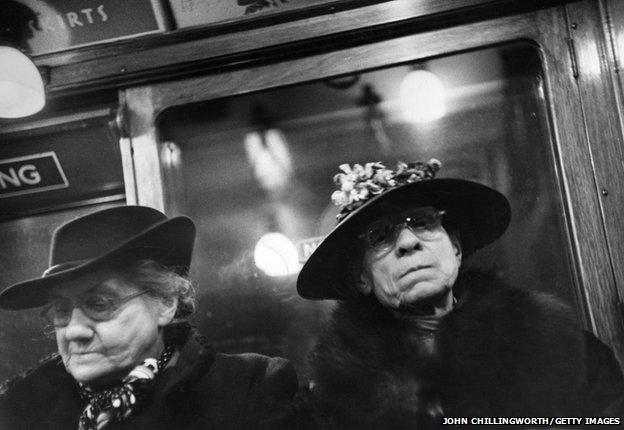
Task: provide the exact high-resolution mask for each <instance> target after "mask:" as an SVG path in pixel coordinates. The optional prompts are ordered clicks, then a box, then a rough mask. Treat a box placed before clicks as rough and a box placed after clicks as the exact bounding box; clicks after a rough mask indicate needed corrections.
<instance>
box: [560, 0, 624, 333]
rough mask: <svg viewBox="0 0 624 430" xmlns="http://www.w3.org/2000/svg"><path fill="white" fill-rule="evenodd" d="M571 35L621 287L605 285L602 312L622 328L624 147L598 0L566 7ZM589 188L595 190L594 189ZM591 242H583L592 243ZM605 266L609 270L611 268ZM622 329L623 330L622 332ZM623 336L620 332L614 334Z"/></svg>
mask: <svg viewBox="0 0 624 430" xmlns="http://www.w3.org/2000/svg"><path fill="white" fill-rule="evenodd" d="M566 10H567V14H568V21H569V22H568V24H569V28H570V34H571V37H572V40H573V43H574V47H575V52H576V58H577V64H578V79H577V84H578V88H579V92H580V96H581V104H582V109H583V113H584V116H585V122H586V128H587V138H588V140H589V146H590V150H591V154H590V157H591V158H590V159H588V160H587V161H589V162H591V163H592V165H593V168H594V174H595V177H596V183H595V189H594V190H592V191H593V193H594V194H595V195H596V196H598V199H599V203H600V205H601V210H602V214H601V215H602V217H603V218H604V223H605V229H606V239H607V243H608V246H609V252H610V256H611V261H612V262H613V267H612V269H611V270H612V272H613V274H614V277H615V282H616V286H617V287H618V290H619V296H618V294H617V291H615V290H611V289H604V290H601V291H599V294H596V297H597V298H600V300H599V301H598V302H596V303H595V306H596V311H602V312H604V313H605V314H606V315H608V316H609V317H611V318H613V321H612V324H613V325H618V326H620V329H621V327H622V315H621V314H620V312H619V311H620V309H619V306H618V304H619V297H622V294H623V293H624V264H623V263H622V262H624V228H622V219H624V164H623V163H624V148H623V146H622V144H623V142H622V135H621V132H620V124H619V118H618V112H617V110H616V109H613V108H610V107H613V106H617V100H616V97H615V92H614V87H613V76H612V66H613V63H612V62H611V61H610V58H611V56H610V55H609V54H610V52H611V51H610V46H609V44H608V41H607V40H605V38H604V36H603V32H602V31H601V30H602V28H601V26H598V25H596V23H599V22H601V14H600V10H599V9H598V3H597V2H589V1H585V2H581V3H574V4H571V5H569V6H567V7H566ZM588 191H589V190H588ZM592 243H593V242H587V243H585V244H582V246H585V247H588V246H591V244H592ZM604 270H607V268H606V267H605V268H604ZM619 334H621V332H620V333H619ZM610 335H611V336H617V335H618V333H610Z"/></svg>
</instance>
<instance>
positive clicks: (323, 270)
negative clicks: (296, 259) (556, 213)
mask: <svg viewBox="0 0 624 430" xmlns="http://www.w3.org/2000/svg"><path fill="white" fill-rule="evenodd" d="M441 167H442V163H441V162H440V161H438V160H436V159H435V158H432V159H430V160H429V161H427V162H420V161H416V162H412V163H404V162H402V161H399V162H398V163H397V167H396V170H391V169H388V168H387V167H386V166H385V165H384V164H382V163H381V162H372V163H366V164H364V165H361V164H354V165H353V166H350V165H349V164H342V165H340V166H339V168H340V170H341V172H340V173H338V174H337V175H335V176H334V183H335V184H336V186H337V188H338V189H337V190H336V191H334V192H333V194H332V195H331V200H332V202H333V203H334V204H335V205H337V206H338V207H339V209H340V212H339V214H338V215H337V220H338V224H337V225H336V227H335V228H334V229H333V230H332V231H331V232H330V233H329V235H328V236H327V237H326V238H325V239H324V240H323V241H322V242H321V244H320V245H319V246H318V248H316V250H315V251H314V252H313V253H312V255H311V256H310V258H309V259H308V260H307V261H306V263H305V264H304V266H303V268H302V269H301V272H300V273H299V277H298V279H297V291H298V292H299V295H301V296H302V297H304V298H306V299H315V300H321V299H348V298H350V297H353V294H354V291H353V288H352V283H353V282H352V279H353V274H352V273H351V270H352V269H351V267H352V265H351V264H349V263H350V262H351V261H352V260H353V258H354V256H357V255H361V253H359V252H357V247H358V246H363V245H362V244H361V243H360V242H359V240H358V236H359V235H360V233H361V232H362V231H364V229H365V228H366V226H368V225H369V224H370V223H371V222H374V221H376V220H378V219H380V218H381V217H384V216H387V215H392V214H396V213H401V212H403V211H405V210H408V209H412V208H417V207H425V206H430V207H435V208H437V209H440V210H444V211H445V214H446V215H445V218H444V220H443V224H446V223H447V222H450V223H452V226H453V228H454V230H456V231H458V232H459V236H460V241H461V243H462V254H463V255H464V257H466V256H468V255H471V254H472V253H473V252H474V251H476V250H477V249H480V248H482V247H484V246H485V245H487V244H489V243H491V242H493V241H495V240H496V239H498V238H499V237H500V236H501V235H502V234H503V233H504V232H505V230H506V229H507V226H508V225H509V222H510V220H511V209H510V206H509V201H508V200H507V198H506V197H505V196H504V195H503V194H501V193H500V192H498V191H496V190H494V189H492V188H490V187H487V186H485V185H482V184H479V183H477V182H473V181H468V180H464V179H451V178H442V179H438V178H436V174H437V172H438V171H439V170H440V169H441Z"/></svg>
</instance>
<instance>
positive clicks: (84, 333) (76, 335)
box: [63, 307, 93, 341]
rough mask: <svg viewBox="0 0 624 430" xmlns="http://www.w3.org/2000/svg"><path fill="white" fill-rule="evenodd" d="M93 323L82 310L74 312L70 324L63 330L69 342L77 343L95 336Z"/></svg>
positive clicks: (74, 310)
mask: <svg viewBox="0 0 624 430" xmlns="http://www.w3.org/2000/svg"><path fill="white" fill-rule="evenodd" d="M92 325H93V321H92V320H91V319H90V318H89V317H87V316H86V315H85V314H84V313H83V312H82V310H81V309H80V308H78V307H76V308H74V309H73V310H72V313H71V317H70V318H69V322H68V323H67V325H66V326H65V327H64V328H63V329H64V334H65V338H66V339H67V340H72V341H77V340H85V339H90V338H91V337H92V336H93V328H92Z"/></svg>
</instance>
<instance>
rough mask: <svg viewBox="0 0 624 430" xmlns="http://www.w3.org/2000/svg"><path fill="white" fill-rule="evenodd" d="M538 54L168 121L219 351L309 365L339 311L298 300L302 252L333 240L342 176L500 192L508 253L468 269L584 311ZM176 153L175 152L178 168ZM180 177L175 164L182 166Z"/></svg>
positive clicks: (270, 97)
mask: <svg viewBox="0 0 624 430" xmlns="http://www.w3.org/2000/svg"><path fill="white" fill-rule="evenodd" d="M546 106H547V102H546V100H545V98H544V81H543V76H542V69H541V64H540V56H539V51H538V49H537V48H536V47H534V46H532V45H530V44H526V43H517V44H510V45H505V46H498V47H492V48H487V49H482V50H478V51H471V52H465V53H460V54H454V55H450V56H445V57H441V58H435V59H429V60H428V61H423V62H419V63H411V64H401V65H393V66H389V67H386V68H382V69H379V70H372V71H361V72H357V73H354V74H353V75H350V76H340V77H336V78H332V79H329V80H322V81H317V82H311V83H303V84H299V85H295V86H290V87H282V88H277V89H271V90H267V91H262V92H258V93H253V94H248V95H243V96H236V97H231V98H226V99H219V100H212V101H208V102H205V103H201V104H193V105H185V106H182V107H177V108H175V109H169V110H168V111H166V112H165V113H164V114H163V115H162V116H161V118H160V123H159V132H160V135H161V139H162V141H163V142H167V143H166V144H165V148H166V154H169V155H166V157H165V160H164V161H165V162H167V159H166V158H167V157H169V158H171V157H173V158H175V159H176V160H177V161H180V162H181V165H182V178H178V179H179V180H181V181H182V182H181V185H182V186H181V187H177V189H179V190H181V191H179V192H178V193H177V194H176V195H175V199H176V204H177V206H178V207H179V208H180V210H181V211H182V212H184V213H186V214H188V215H189V216H191V217H192V218H193V219H194V220H195V221H196V222H197V224H198V230H199V237H198V243H197V246H196V249H195V257H194V258H195V259H194V266H193V270H192V273H193V275H194V277H195V278H196V280H197V283H198V291H199V296H200V307H199V313H198V316H197V323H198V325H199V326H200V328H201V329H202V330H203V331H204V332H205V333H206V334H208V336H209V338H211V340H212V341H213V342H214V343H215V345H216V347H217V348H218V349H220V350H222V351H232V352H234V351H258V352H262V353H267V354H271V355H282V356H286V357H288V358H290V359H292V360H293V361H294V363H295V365H296V366H297V367H298V370H299V371H300V372H301V374H302V379H304V380H305V378H306V377H307V376H308V375H307V373H306V372H307V370H306V366H305V357H306V355H307V354H308V352H309V350H310V348H311V346H312V345H313V344H314V341H315V339H316V337H317V335H318V333H319V331H320V330H321V328H322V326H323V323H324V321H325V320H326V317H327V314H328V311H329V310H330V308H331V306H332V303H331V302H311V301H306V300H303V299H301V298H299V297H298V296H297V293H296V290H295V282H296V276H297V270H298V268H299V265H298V262H297V252H296V251H297V247H298V245H299V248H300V249H299V251H302V249H303V248H304V247H303V246H302V244H304V243H307V244H308V245H310V244H311V243H313V240H310V239H313V238H317V237H320V236H322V235H324V234H326V233H327V232H328V231H329V230H330V229H331V228H332V227H333V225H334V224H335V216H336V214H337V209H336V208H335V207H334V206H333V205H332V204H331V203H330V199H329V197H330V195H331V193H332V191H333V190H334V185H333V182H332V177H333V175H334V174H336V173H337V172H338V166H339V165H340V164H342V163H365V162H368V161H382V162H385V163H386V165H388V166H390V167H392V168H394V166H395V165H396V162H397V160H403V161H414V160H423V161H424V160H428V159H429V158H432V157H434V158H437V159H439V160H440V161H441V162H442V164H443V167H442V169H441V171H440V173H439V177H459V178H465V179H472V180H475V181H478V182H481V183H483V184H486V185H489V186H491V187H493V188H495V189H497V190H499V191H501V192H503V193H504V194H505V195H506V196H507V197H508V198H509V200H510V202H511V206H512V210H513V217H512V223H511V226H510V228H509V229H508V231H507V232H506V234H505V235H504V237H503V238H502V239H501V240H499V241H498V242H497V243H495V244H493V245H491V246H489V247H488V248H486V249H483V250H481V251H479V252H478V253H476V254H475V255H473V256H472V257H470V259H469V260H468V261H466V262H465V264H466V265H468V266H473V267H479V268H482V269H486V270H491V271H494V272H496V273H498V274H499V275H500V276H502V277H503V278H504V279H505V280H506V281H507V282H508V283H509V284H511V285H515V286H518V287H521V288H527V289H533V290H539V291H544V292H548V293H553V294H556V295H558V296H559V297H561V298H562V299H564V300H566V301H567V302H568V303H570V305H572V306H573V307H575V306H576V304H577V302H576V296H575V293H574V291H575V290H574V287H573V276H572V270H571V265H570V264H571V263H570V251H569V245H568V239H567V233H566V228H565V222H564V215H563V214H564V212H563V204H562V201H561V194H560V189H559V186H558V179H557V172H556V171H555V168H554V165H555V163H554V160H555V155H554V153H553V145H552V142H551V139H550V132H549V127H548V118H547V109H546ZM167 151H168V152H167ZM169 161H171V159H170V160H169Z"/></svg>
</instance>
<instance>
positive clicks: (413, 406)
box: [297, 160, 624, 428]
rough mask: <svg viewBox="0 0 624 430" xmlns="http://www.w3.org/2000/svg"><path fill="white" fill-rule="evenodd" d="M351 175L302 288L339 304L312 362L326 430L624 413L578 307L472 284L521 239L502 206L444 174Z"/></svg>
mask: <svg viewBox="0 0 624 430" xmlns="http://www.w3.org/2000/svg"><path fill="white" fill-rule="evenodd" d="M341 168H342V169H343V173H341V174H339V175H337V176H336V178H335V180H336V182H337V184H338V185H339V187H340V190H338V191H336V192H335V193H334V195H333V196H332V199H333V200H334V202H335V203H337V204H339V205H340V206H341V212H340V214H339V223H338V225H337V226H336V228H335V229H334V230H333V231H332V232H331V233H330V234H329V236H327V237H326V238H325V240H324V241H323V242H322V243H321V244H320V246H319V247H318V248H317V249H316V250H315V252H314V253H313V254H312V256H311V257H310V259H309V260H308V261H307V262H306V264H305V266H304V267H303V269H302V271H301V273H300V275H299V278H298V281H297V288H298V291H299V294H300V295H301V296H303V297H304V298H307V299H317V300H318V299H335V300H339V302H338V304H337V307H336V309H335V311H334V313H333V316H332V320H331V322H330V324H329V326H328V329H327V330H326V332H325V334H324V335H323V336H322V337H321V338H320V340H319V342H318V344H317V345H316V347H315V349H314V351H313V354H312V368H313V381H312V383H311V391H310V396H309V398H308V401H309V403H310V405H311V411H312V412H311V413H312V415H313V417H314V419H315V421H316V422H317V423H318V424H320V425H321V427H324V428H432V427H437V426H440V425H446V424H456V423H461V422H462V420H454V419H453V418H470V417H510V416H520V417H548V416H583V415H585V416H602V415H616V416H619V415H620V414H621V413H622V412H623V409H622V406H623V402H622V401H623V399H624V382H623V379H622V375H621V373H620V370H619V367H618V365H617V363H616V361H615V359H614V357H613V354H612V353H611V351H610V350H609V349H608V348H607V347H606V346H605V345H603V344H602V343H600V342H599V341H598V340H597V339H596V338H595V337H594V336H593V335H591V334H589V333H586V332H583V331H582V330H580V328H579V327H578V323H577V322H576V320H575V318H574V317H573V315H572V314H571V312H570V310H569V309H568V308H567V307H566V306H564V305H563V304H562V303H560V302H559V301H558V300H556V299H555V298H553V297H550V296H547V295H545V294H541V293H536V292H530V291H527V290H517V289H511V288H508V287H506V286H504V285H502V284H501V283H500V282H499V281H496V280H495V279H493V278H492V277H490V276H486V275H483V274H474V273H473V274H469V273H464V274H462V273H461V271H460V267H461V264H462V261H463V260H464V259H465V258H466V257H467V256H468V255H470V254H472V253H473V252H474V251H475V250H477V249H479V248H481V247H483V246H485V245H487V244H489V243H491V242H493V241H494V240H496V239H497V238H498V237H500V236H501V235H502V234H503V232H504V231H505V229H506V228H507V225H508V224H509V222H510V206H509V203H508V201H507V199H506V198H505V197H504V196H503V195H502V194H500V193H499V192H497V191H495V190H493V189H491V188H489V187H486V186H483V185H480V184H478V183H475V182H471V181H466V180H459V179H435V178H434V176H435V173H436V171H437V170H438V169H439V168H440V163H439V162H438V161H437V160H431V161H430V162H428V163H413V164H410V165H407V164H404V163H399V165H398V168H397V170H396V171H391V170H388V169H386V168H385V167H384V166H383V165H382V164H379V163H369V164H366V165H365V166H360V165H356V166H354V167H353V168H351V167H349V166H348V165H343V166H341ZM471 423H472V424H475V423H476V424H490V425H491V424H496V422H494V421H490V422H485V421H483V422H478V421H475V422H472V421H470V419H469V421H468V424H471ZM499 424H500V422H499ZM529 424H532V427H537V425H538V424H543V422H542V423H538V422H533V423H529ZM490 428H491V427H490Z"/></svg>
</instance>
